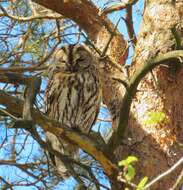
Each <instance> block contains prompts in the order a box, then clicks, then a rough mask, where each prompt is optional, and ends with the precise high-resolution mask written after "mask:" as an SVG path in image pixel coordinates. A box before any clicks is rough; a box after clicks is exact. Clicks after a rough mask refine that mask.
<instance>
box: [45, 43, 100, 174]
mask: <svg viewBox="0 0 183 190" xmlns="http://www.w3.org/2000/svg"><path fill="white" fill-rule="evenodd" d="M49 75H50V77H49V83H48V86H47V90H46V113H47V114H48V116H49V117H50V118H52V119H55V120H58V121H59V122H60V123H61V124H64V125H67V126H69V127H71V128H76V129H78V130H81V131H82V132H84V133H89V131H90V129H91V127H92V125H93V124H94V123H95V120H96V117H97V115H98V111H99V107H100V103H101V87H100V79H99V72H98V69H97V61H96V59H95V57H94V56H93V54H92V53H91V52H90V50H89V49H88V48H87V47H85V45H69V46H64V47H62V48H61V49H59V50H57V51H56V52H55V54H54V57H53V64H52V65H51V66H50V68H49ZM46 136H47V140H48V142H49V143H50V145H51V146H52V147H53V148H54V149H55V150H57V151H59V152H61V153H62V154H66V155H69V156H72V157H75V156H76V155H77V152H78V148H77V147H76V145H73V144H70V143H68V142H66V141H64V140H61V139H58V138H57V137H56V136H54V135H53V134H51V133H47V134H46ZM51 157H52V161H53V163H54V164H55V166H56V168H57V171H58V173H59V174H60V175H61V176H62V177H63V178H66V177H68V176H69V172H68V170H67V169H66V167H65V165H64V163H63V162H62V161H61V160H60V159H59V158H57V157H54V156H53V155H51Z"/></svg>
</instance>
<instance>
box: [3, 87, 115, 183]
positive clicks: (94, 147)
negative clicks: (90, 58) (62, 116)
mask: <svg viewBox="0 0 183 190" xmlns="http://www.w3.org/2000/svg"><path fill="white" fill-rule="evenodd" d="M0 104H1V105H4V106H6V109H7V110H8V112H10V113H11V114H14V115H16V116H17V117H18V116H20V115H22V110H23V104H24V102H23V101H22V100H20V99H18V98H15V97H13V96H10V95H8V94H6V93H5V92H3V91H2V90H0ZM32 117H33V120H34V121H35V123H37V124H38V125H40V126H41V127H42V128H43V129H44V131H49V132H51V133H53V134H54V135H56V136H57V137H58V138H64V139H66V140H67V141H71V142H73V143H74V144H77V145H78V146H79V147H80V148H81V149H83V150H84V151H86V152H87V153H88V154H90V155H92V156H93V157H94V158H95V159H96V160H97V161H98V162H99V163H100V164H101V166H102V167H103V168H104V171H105V173H106V175H107V176H108V177H109V178H110V179H113V178H114V176H116V174H117V173H118V168H117V166H116V165H115V164H113V163H112V161H111V159H110V156H109V155H108V154H107V153H106V151H105V147H102V146H101V144H100V146H99V145H98V143H96V142H95V141H94V140H92V139H91V138H90V137H88V136H87V135H84V134H82V133H80V132H75V131H73V130H71V129H70V128H68V127H67V126H63V125H62V126H61V125H60V123H58V122H56V121H53V120H50V119H48V118H47V117H45V116H44V115H43V114H41V113H40V112H39V111H37V110H35V109H34V110H33V112H32ZM111 157H112V156H111Z"/></svg>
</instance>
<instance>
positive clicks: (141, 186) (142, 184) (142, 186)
mask: <svg viewBox="0 0 183 190" xmlns="http://www.w3.org/2000/svg"><path fill="white" fill-rule="evenodd" d="M147 181H148V177H144V178H143V179H141V181H140V182H139V184H138V185H137V190H142V189H143V188H144V187H145V185H146V183H147Z"/></svg>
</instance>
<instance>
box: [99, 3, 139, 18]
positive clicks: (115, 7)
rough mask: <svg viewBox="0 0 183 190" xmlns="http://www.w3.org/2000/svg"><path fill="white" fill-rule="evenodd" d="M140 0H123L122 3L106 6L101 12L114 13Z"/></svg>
mask: <svg viewBox="0 0 183 190" xmlns="http://www.w3.org/2000/svg"><path fill="white" fill-rule="evenodd" d="M137 1H138V0H129V1H128V2H121V3H118V4H116V5H113V6H111V7H107V8H105V9H104V10H102V11H101V12H100V14H101V15H102V14H105V15H106V14H109V13H112V12H114V11H120V10H123V9H126V8H127V7H128V6H129V5H131V6H132V5H134V4H136V3H137Z"/></svg>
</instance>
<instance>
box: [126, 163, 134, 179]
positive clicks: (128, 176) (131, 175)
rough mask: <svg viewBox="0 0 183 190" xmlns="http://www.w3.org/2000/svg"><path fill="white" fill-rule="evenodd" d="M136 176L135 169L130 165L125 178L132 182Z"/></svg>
mask: <svg viewBox="0 0 183 190" xmlns="http://www.w3.org/2000/svg"><path fill="white" fill-rule="evenodd" d="M135 174H136V172H135V168H134V167H133V166H132V165H129V166H128V170H127V173H126V174H125V175H124V176H125V179H126V180H127V181H131V180H132V179H133V178H134V177H135Z"/></svg>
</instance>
